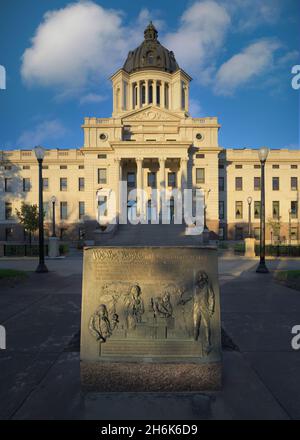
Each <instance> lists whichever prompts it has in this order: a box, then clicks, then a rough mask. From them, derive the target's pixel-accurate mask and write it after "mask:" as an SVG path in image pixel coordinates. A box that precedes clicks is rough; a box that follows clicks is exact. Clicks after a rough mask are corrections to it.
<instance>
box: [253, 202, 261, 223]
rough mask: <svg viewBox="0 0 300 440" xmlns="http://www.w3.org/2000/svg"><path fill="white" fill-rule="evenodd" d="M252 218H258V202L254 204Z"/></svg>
mask: <svg viewBox="0 0 300 440" xmlns="http://www.w3.org/2000/svg"><path fill="white" fill-rule="evenodd" d="M254 218H258V219H259V218H260V200H259V201H255V202H254Z"/></svg>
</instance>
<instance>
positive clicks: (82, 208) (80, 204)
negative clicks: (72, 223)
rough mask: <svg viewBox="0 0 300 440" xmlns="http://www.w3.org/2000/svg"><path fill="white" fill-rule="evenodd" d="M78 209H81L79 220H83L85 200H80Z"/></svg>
mask: <svg viewBox="0 0 300 440" xmlns="http://www.w3.org/2000/svg"><path fill="white" fill-rule="evenodd" d="M78 211H79V220H82V219H83V217H84V215H85V206H84V202H79V205H78Z"/></svg>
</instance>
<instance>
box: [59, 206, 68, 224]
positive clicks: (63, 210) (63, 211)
mask: <svg viewBox="0 0 300 440" xmlns="http://www.w3.org/2000/svg"><path fill="white" fill-rule="evenodd" d="M67 218H68V202H60V219H61V220H67Z"/></svg>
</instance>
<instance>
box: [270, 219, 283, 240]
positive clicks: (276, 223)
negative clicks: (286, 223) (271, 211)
mask: <svg viewBox="0 0 300 440" xmlns="http://www.w3.org/2000/svg"><path fill="white" fill-rule="evenodd" d="M268 226H269V228H270V229H271V230H272V234H273V237H277V242H278V243H279V242H280V230H281V226H282V223H281V217H280V216H278V217H277V218H271V217H270V218H269V219H268Z"/></svg>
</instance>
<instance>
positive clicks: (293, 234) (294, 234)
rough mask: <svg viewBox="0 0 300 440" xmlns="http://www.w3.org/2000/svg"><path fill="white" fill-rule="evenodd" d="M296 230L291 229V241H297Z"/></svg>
mask: <svg viewBox="0 0 300 440" xmlns="http://www.w3.org/2000/svg"><path fill="white" fill-rule="evenodd" d="M298 236H299V234H298V228H291V240H298Z"/></svg>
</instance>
